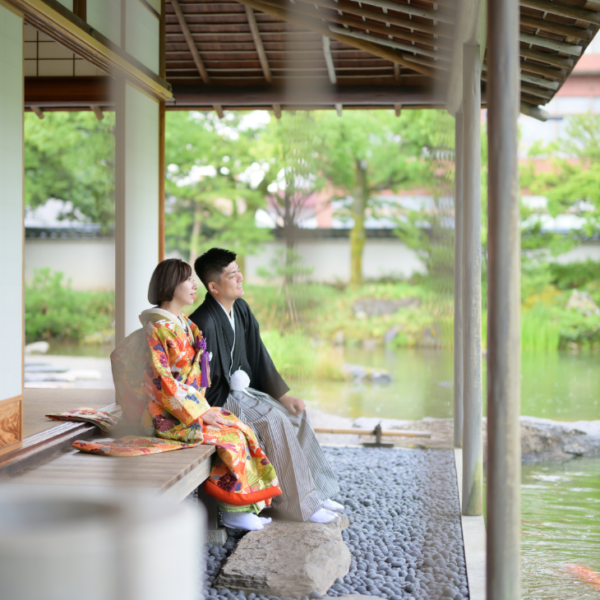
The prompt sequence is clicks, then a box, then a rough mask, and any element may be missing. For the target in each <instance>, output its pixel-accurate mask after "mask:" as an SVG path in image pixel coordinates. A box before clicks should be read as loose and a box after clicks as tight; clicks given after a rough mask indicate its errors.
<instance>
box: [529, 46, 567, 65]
mask: <svg viewBox="0 0 600 600" xmlns="http://www.w3.org/2000/svg"><path fill="white" fill-rule="evenodd" d="M519 55H520V56H521V57H522V58H531V59H532V60H537V61H538V62H545V63H546V64H548V65H552V66H554V67H560V68H562V69H569V70H570V69H572V68H573V64H574V61H573V59H572V58H566V57H564V56H558V55H556V54H550V53H549V52H542V51H541V50H533V49H532V48H520V49H519Z"/></svg>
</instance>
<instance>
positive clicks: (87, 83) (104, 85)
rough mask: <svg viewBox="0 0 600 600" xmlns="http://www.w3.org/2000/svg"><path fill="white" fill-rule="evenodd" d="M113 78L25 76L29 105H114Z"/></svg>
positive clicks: (26, 103)
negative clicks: (112, 94)
mask: <svg viewBox="0 0 600 600" xmlns="http://www.w3.org/2000/svg"><path fill="white" fill-rule="evenodd" d="M111 86H112V80H111V78H110V77H25V106H27V107H32V106H43V107H46V108H49V107H69V106H81V107H86V108H88V107H90V106H111V105H113V104H114V100H113V98H112V97H111Z"/></svg>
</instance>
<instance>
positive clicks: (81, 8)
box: [73, 0, 87, 23]
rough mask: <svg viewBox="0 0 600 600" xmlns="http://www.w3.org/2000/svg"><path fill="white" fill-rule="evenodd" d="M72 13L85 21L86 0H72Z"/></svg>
mask: <svg viewBox="0 0 600 600" xmlns="http://www.w3.org/2000/svg"><path fill="white" fill-rule="evenodd" d="M73 14H75V15H77V16H78V17H79V18H80V19H81V20H82V21H85V22H86V23H87V0H73Z"/></svg>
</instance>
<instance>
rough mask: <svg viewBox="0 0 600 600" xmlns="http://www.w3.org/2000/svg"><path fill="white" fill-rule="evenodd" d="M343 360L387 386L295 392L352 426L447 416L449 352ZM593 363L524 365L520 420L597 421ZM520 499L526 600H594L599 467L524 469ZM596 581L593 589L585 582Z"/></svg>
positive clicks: (598, 589)
mask: <svg viewBox="0 0 600 600" xmlns="http://www.w3.org/2000/svg"><path fill="white" fill-rule="evenodd" d="M483 358H484V371H485V357H483ZM344 360H345V361H346V362H348V363H352V364H360V365H363V366H367V367H373V368H379V369H386V370H387V371H388V372H389V373H390V374H391V375H392V377H393V381H392V383H390V384H388V385H375V384H368V383H367V384H361V383H347V382H316V383H307V382H305V383H301V384H296V383H295V384H294V386H293V390H292V392H293V393H297V394H298V395H299V396H302V397H305V398H306V399H307V400H308V401H309V402H310V403H311V404H313V405H314V406H317V407H318V408H320V409H321V410H323V411H325V412H328V413H332V414H338V415H342V416H346V417H350V418H357V417H360V416H368V417H382V418H390V419H421V418H423V417H438V418H445V417H451V416H452V405H453V389H452V379H453V359H452V352H449V351H426V350H408V349H407V350H396V351H394V352H387V351H384V350H377V351H372V352H368V353H367V352H364V351H358V350H356V351H353V350H350V351H346V353H345V356H344ZM599 361H600V355H598V354H577V355H573V354H567V353H560V354H529V355H525V356H523V360H522V369H521V375H522V384H521V414H522V415H529V416H536V417H544V418H548V419H556V420H561V421H577V420H595V419H600V403H599V399H600V369H599V368H598V362H599ZM484 389H485V384H484ZM484 414H485V405H484ZM521 494H522V596H523V598H527V599H531V600H546V599H548V600H550V599H552V600H587V599H592V598H595V599H600V459H598V458H594V459H585V458H583V459H575V460H572V461H569V462H565V463H543V464H538V465H523V470H522V486H521ZM594 576H596V577H598V579H597V580H596V581H597V582H598V584H597V585H594V584H593V583H590V582H589V581H586V579H585V578H586V577H590V578H594Z"/></svg>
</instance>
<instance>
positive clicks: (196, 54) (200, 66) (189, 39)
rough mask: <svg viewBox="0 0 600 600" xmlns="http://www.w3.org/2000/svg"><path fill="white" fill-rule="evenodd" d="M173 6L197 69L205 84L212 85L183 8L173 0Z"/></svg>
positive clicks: (176, 0)
mask: <svg viewBox="0 0 600 600" xmlns="http://www.w3.org/2000/svg"><path fill="white" fill-rule="evenodd" d="M171 6H172V7H173V10H174V11H175V15H176V16H177V20H178V21H179V27H181V31H182V32H183V37H185V41H186V42H187V45H188V48H189V49H190V52H191V53H192V58H193V59H194V63H195V64H196V68H197V69H198V72H199V73H200V77H202V81H204V83H210V77H209V76H208V73H207V71H206V68H205V67H204V63H203V62H202V59H201V58H200V53H199V52H198V48H197V46H196V42H195V41H194V38H193V37H192V34H191V32H190V28H189V27H188V25H187V23H186V20H185V16H184V14H183V11H182V10H181V6H180V5H179V0H171Z"/></svg>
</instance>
